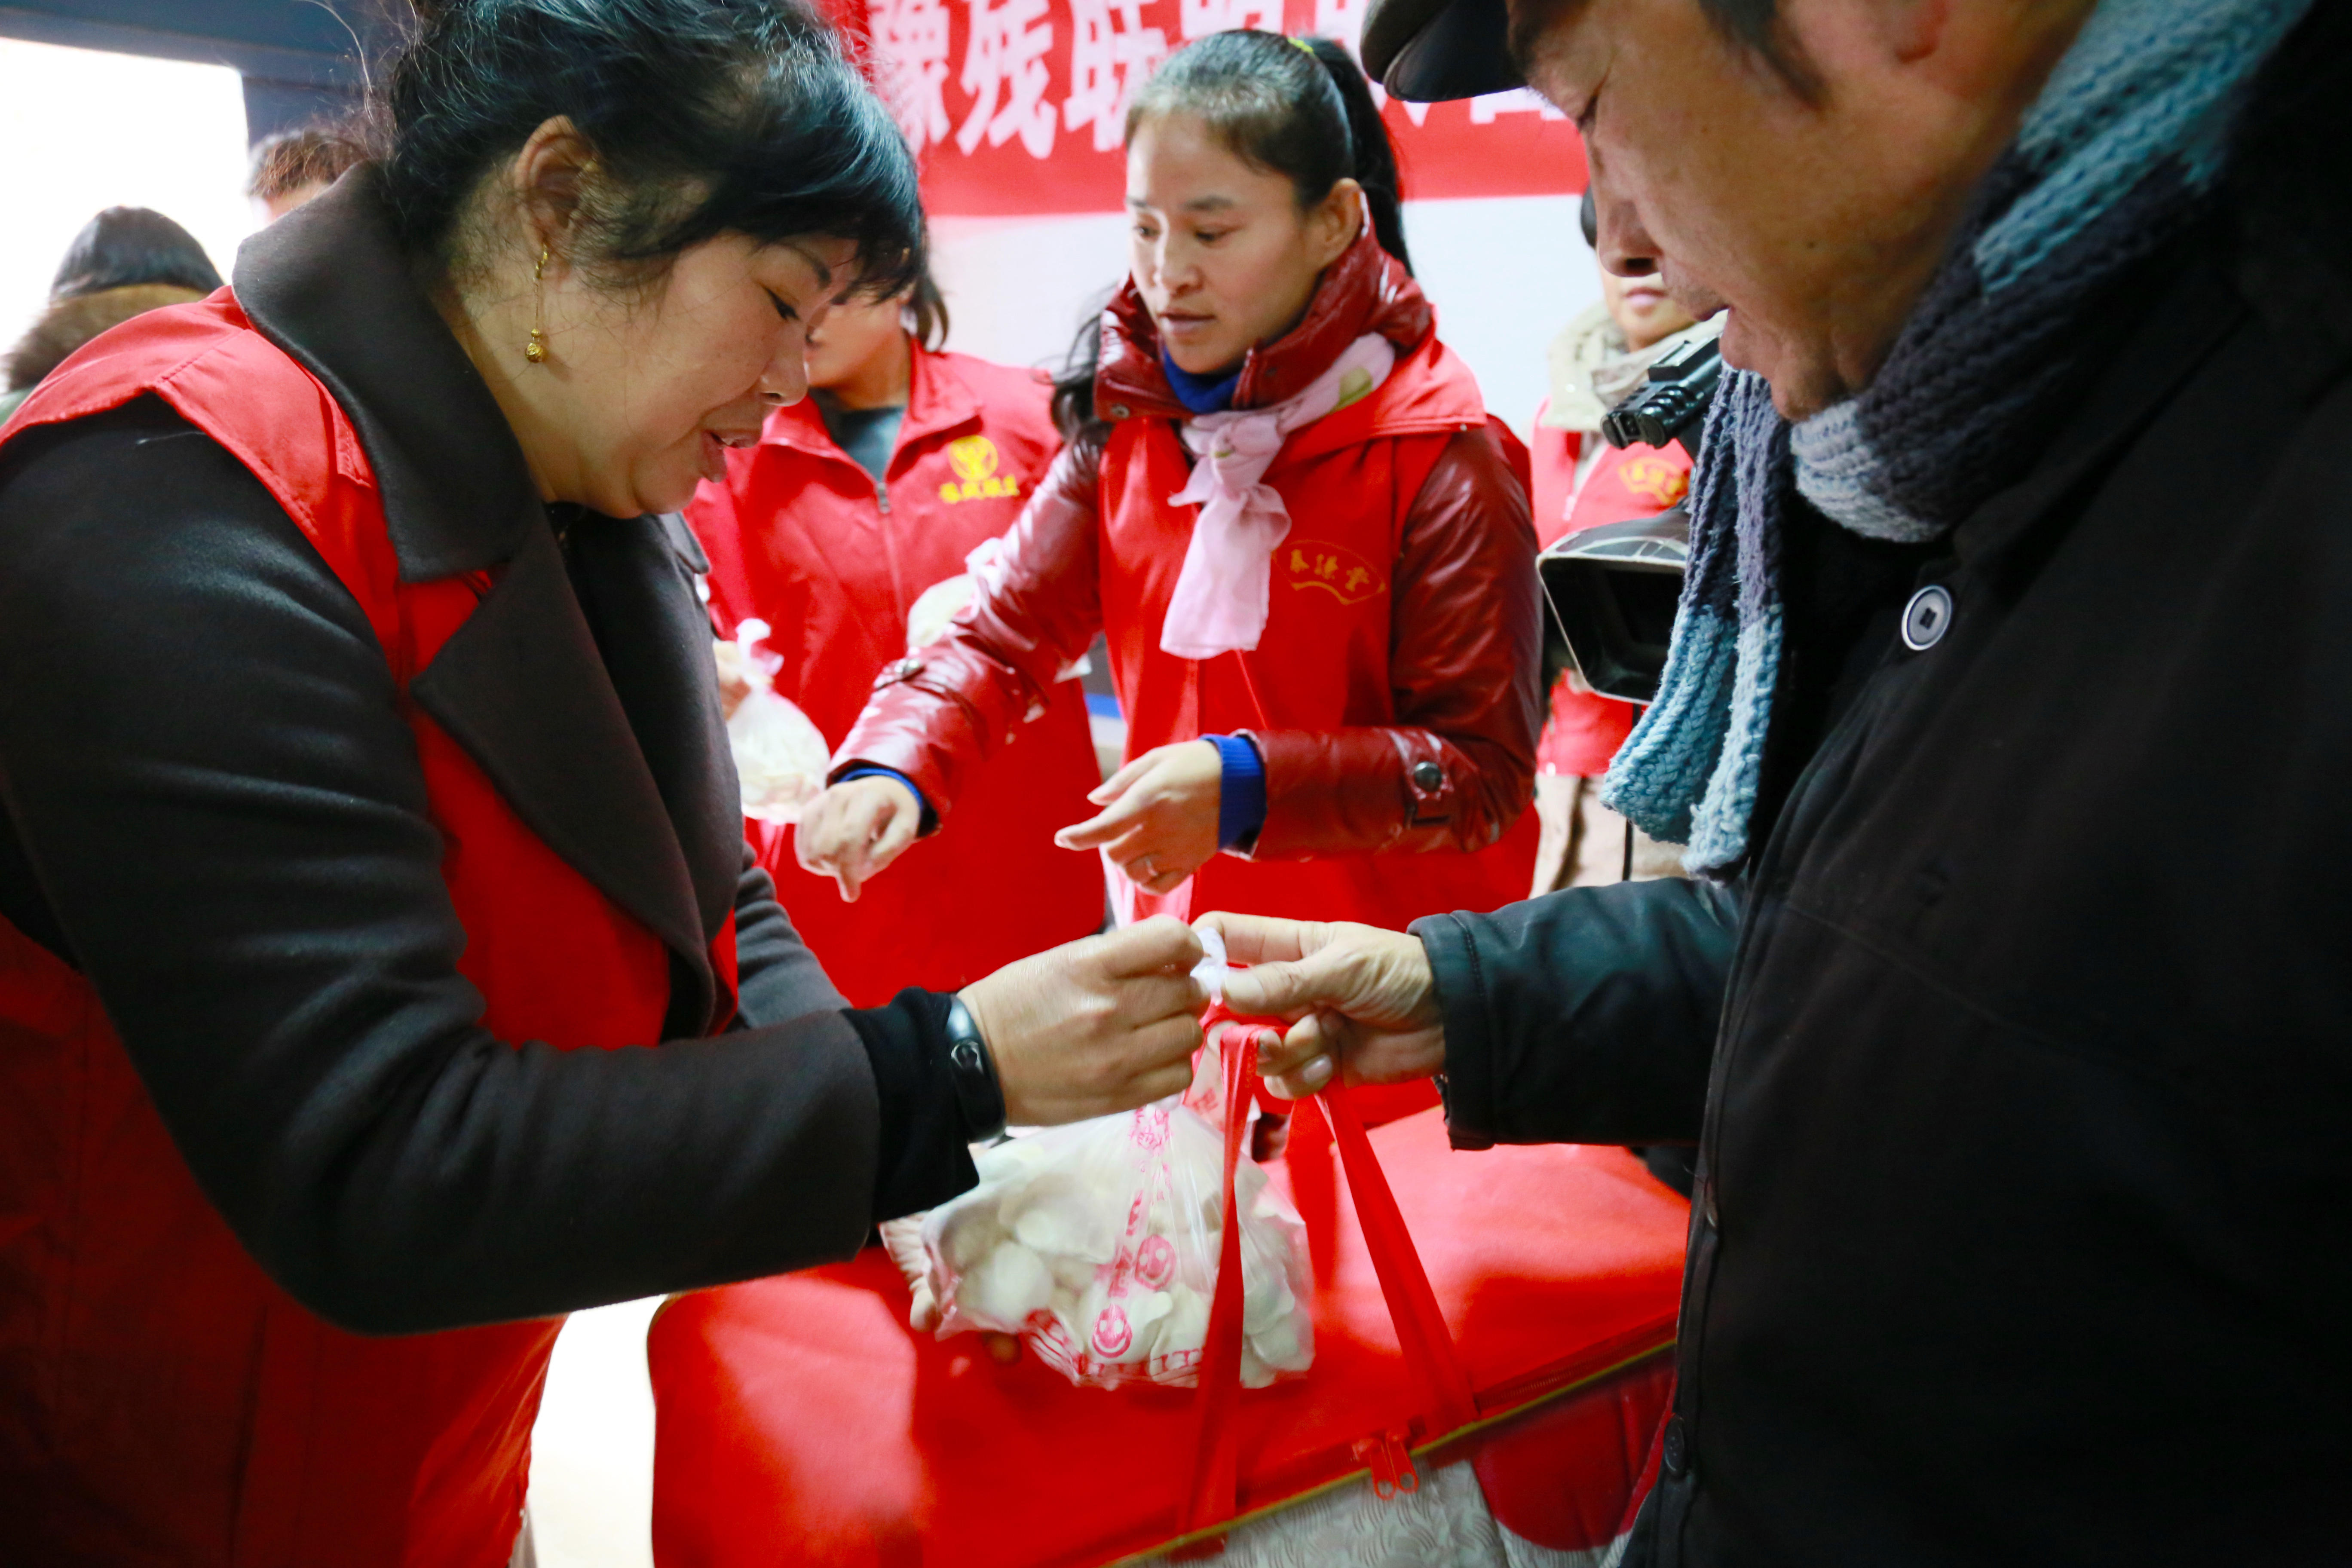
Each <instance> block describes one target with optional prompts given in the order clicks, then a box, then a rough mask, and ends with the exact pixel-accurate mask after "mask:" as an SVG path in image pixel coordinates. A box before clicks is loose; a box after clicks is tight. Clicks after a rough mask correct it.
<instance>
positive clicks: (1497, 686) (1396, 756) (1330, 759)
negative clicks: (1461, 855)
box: [1245, 429, 1543, 859]
mask: <svg viewBox="0 0 2352 1568" xmlns="http://www.w3.org/2000/svg"><path fill="white" fill-rule="evenodd" d="M1535 553H1536V548H1535V531H1534V529H1533V528H1532V527H1531V526H1530V525H1529V523H1528V497H1527V489H1526V487H1525V486H1524V485H1522V484H1521V483H1520V481H1519V479H1518V476H1517V474H1515V473H1514V472H1513V471H1512V467H1511V464H1510V461H1509V459H1508V458H1507V456H1506V455H1505V452H1504V449H1503V447H1502V444H1501V442H1500V441H1499V440H1498V439H1497V438H1496V436H1495V435H1494V433H1493V432H1492V431H1491V430H1487V429H1481V430H1465V431H1464V432H1462V433H1461V434H1460V435H1457V436H1455V437H1454V439H1453V440H1452V442H1451V443H1449V444H1448V445H1447V447H1446V449H1445V452H1444V455H1443V456H1442V457H1440V458H1438V460H1437V464H1436V466H1435V467H1434V468H1432V469H1431V470H1430V473H1429V478H1428V479H1427V480H1426V481H1424V482H1423V485H1422V487H1421V493H1420V495H1419V496H1417V497H1415V498H1414V500H1413V505H1412V511H1411V512H1410V513H1409V514H1408V516H1407V518H1406V520H1405V528H1404V539H1403V542H1402V547H1401V549H1400V552H1399V554H1398V559H1397V564H1396V572H1395V575H1394V577H1393V579H1392V582H1393V584H1394V587H1393V592H1394V594H1395V608H1394V610H1393V612H1392V619H1391V626H1392V630H1391V649H1390V655H1389V680H1390V685H1391V689H1392V691H1393V693H1394V703H1395V712H1396V722H1395V723H1394V724H1384V725H1378V726H1360V727H1351V728H1348V729H1342V730H1323V731H1314V730H1271V731H1245V732H1246V733H1247V734H1248V735H1249V738H1250V739H1251V741H1253V742H1255V743H1256V746H1257V749H1258V752H1259V754H1260V755H1261V756H1263V757H1264V758H1265V826H1264V827H1262V828H1261V829H1259V831H1258V836H1257V840H1256V842H1255V845H1253V846H1252V847H1251V850H1250V853H1251V854H1252V855H1253V856H1254V857H1255V858H1259V859H1287V858H1301V857H1306V856H1310V855H1328V854H1335V853H1347V852H1350V851H1360V850H1402V851H1417V850H1424V849H1460V850H1475V849H1483V848H1485V847H1486V846H1488V845H1489V844H1492V843H1494V842H1495V840H1496V839H1497V838H1499V837H1502V835H1503V831H1504V829H1506V828H1507V827H1508V826H1510V825H1511V824H1512V823H1513V822H1514V821H1516V820H1517V818H1518V816H1519V814H1520V813H1521V812H1523V811H1525V810H1526V809H1527V808H1528V801H1529V800H1531V799H1532V798H1533V797H1534V794H1535V764H1536V735H1537V733H1538V730H1539V729H1540V728H1541V725H1542V690H1541V677H1542V670H1541V665H1542V651H1543V636H1542V626H1541V622H1540V620H1539V619H1538V616H1539V615H1540V609H1539V606H1538V601H1537V594H1538V586H1537V583H1536V567H1535Z"/></svg>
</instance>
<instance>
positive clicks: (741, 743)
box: [727, 617, 832, 824]
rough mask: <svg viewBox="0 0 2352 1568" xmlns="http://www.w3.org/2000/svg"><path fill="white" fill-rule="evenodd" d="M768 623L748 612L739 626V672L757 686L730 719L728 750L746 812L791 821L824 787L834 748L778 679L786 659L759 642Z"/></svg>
mask: <svg viewBox="0 0 2352 1568" xmlns="http://www.w3.org/2000/svg"><path fill="white" fill-rule="evenodd" d="M768 631H769V626H768V623H767V622H765V621H762V620H759V619H757V618H752V617H747V618H746V619H745V620H744V621H743V622H742V623H741V624H740V626H737V627H736V628H735V649H736V657H735V659H734V661H733V662H734V664H735V667H736V673H737V674H739V675H740V676H741V677H742V679H743V681H744V683H745V684H746V685H747V686H749V687H750V688H751V689H750V690H749V691H747V692H745V693H744V695H743V700H742V701H740V702H739V703H737V704H736V706H735V712H734V714H733V715H732V716H731V717H730V718H729V720H728V721H727V743H728V749H729V750H730V751H732V752H734V753H735V780H736V784H737V786H738V787H739V789H740V792H741V795H742V800H743V815H744V816H748V817H750V818H751V819H752V820H753V821H754V822H774V823H782V824H791V823H794V822H797V821H799V820H800V815H801V807H803V806H804V805H807V804H808V803H809V802H811V801H813V800H814V799H815V798H816V797H817V795H818V794H819V793H820V792H821V791H823V790H824V775H825V771H826V768H827V766H828V765H829V763H831V760H832V748H831V747H829V746H827V745H826V744H825V743H824V731H821V730H819V729H818V728H817V727H816V725H815V723H814V722H813V721H811V720H810V718H809V716H808V715H807V714H805V713H803V712H802V711H801V710H800V705H799V704H798V703H796V702H794V701H793V700H792V699H791V698H789V697H784V696H782V695H780V694H778V693H777V691H776V690H775V689H774V687H773V685H772V681H773V680H774V678H775V673H776V671H777V669H778V668H781V667H782V664H783V660H782V659H781V658H777V657H776V656H775V655H774V654H772V653H770V652H768V651H766V650H765V649H763V648H761V647H757V645H758V644H759V643H760V642H761V640H762V639H764V638H765V637H767V635H768Z"/></svg>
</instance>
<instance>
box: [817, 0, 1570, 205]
mask: <svg viewBox="0 0 2352 1568" xmlns="http://www.w3.org/2000/svg"><path fill="white" fill-rule="evenodd" d="M836 5H837V7H838V10H839V11H840V12H845V13H847V15H846V16H845V21H847V23H848V25H849V26H850V28H851V30H852V31H854V32H859V33H863V34H864V35H866V38H867V40H868V41H869V43H870V47H871V50H872V56H871V58H872V61H873V68H874V74H875V77H876V79H877V84H878V85H879V86H880V88H881V89H882V91H883V95H884V97H885V98H886V99H887V100H888V101H889V102H890V105H891V108H892V111H893V112H894V113H896V114H897V116H898V123H899V125H900V126H901V127H902V128H903V129H904V130H905V131H906V132H907V139H908V141H909V142H912V143H913V144H914V147H915V151H916V153H917V154H918V155H919V156H920V157H921V159H922V160H923V171H924V174H923V184H924V192H925V195H926V198H927V200H928V202H929V206H930V210H931V211H932V212H934V213H947V214H958V215H966V216H994V215H1013V214H1033V213H1078V212H1115V211H1117V210H1118V206H1119V205H1120V201H1121V198H1122V196H1123V194H1124V191H1125V185H1126V170H1125V163H1124V159H1123V157H1122V155H1121V152H1120V132H1121V131H1122V129H1123V128H1124V122H1125V120H1126V115H1127V103H1128V100H1129V97H1130V96H1131V95H1132V94H1133V93H1134V91H1135V89H1137V88H1139V86H1141V85H1142V83H1143V80H1144V79H1145V78H1146V77H1148V76H1150V74H1151V68H1152V67H1153V66H1154V65H1156V64H1157V63H1158V62H1159V61H1160V59H1162V58H1165V57H1166V56H1167V55H1168V54H1169V53H1170V52H1171V51H1172V50H1174V49H1176V48H1178V47H1181V46H1182V45H1183V44H1184V43H1186V42H1188V41H1189V40H1191V39H1193V38H1197V37H1202V36H1204V35H1206V34H1209V33H1214V32H1222V31H1223V30H1225V29H1227V28H1231V27H1262V28H1265V29H1268V30H1274V29H1280V30H1282V31H1284V32H1287V33H1289V34H1291V35H1293V36H1294V37H1297V36H1302V35H1312V36H1317V37H1332V38H1339V39H1341V40H1343V41H1344V42H1346V43H1347V44H1348V46H1349V47H1350V48H1352V47H1355V42H1356V36H1357V33H1358V31H1359V30H1360V27H1361V26H1362V21H1363V9H1364V0H836ZM1373 90H1374V92H1375V93H1379V89H1377V88H1375V89H1373ZM1380 96H1381V99H1382V100H1383V104H1384V107H1383V110H1382V112H1383V113H1384V114H1385V115H1386V117H1387V120H1388V122H1389V128H1390V132H1391V134H1392V135H1393V136H1394V137H1395V138H1396V143H1397V156H1398V161H1399V163H1401V164H1402V167H1403V172H1404V186H1405V190H1404V194H1405V195H1406V197H1407V199H1409V200H1414V199H1423V198H1428V197H1444V196H1506V195H1514V196H1515V195H1559V194H1564V193H1573V192H1576V191H1580V190H1582V189H1583V188H1584V148H1583V145H1582V143H1581V142H1580V141H1579V139H1578V137H1577V134H1576V132H1575V129H1574V127H1572V126H1570V124H1569V122H1568V121H1567V120H1566V119H1565V118H1563V117H1562V116H1561V115H1560V113H1559V111H1558V110H1555V109H1552V108H1551V107H1550V106H1549V105H1548V104H1546V103H1544V102H1543V101H1542V100H1539V99H1538V98H1537V97H1536V96H1535V95H1534V94H1533V93H1530V92H1525V91H1519V92H1507V93H1495V94H1492V95H1490V96H1488V97H1486V98H1479V99H1472V100H1467V101H1465V102H1458V103H1434V104H1422V103H1405V102H1403V101H1402V100H1389V99H1387V97H1386V95H1385V94H1381V95H1380Z"/></svg>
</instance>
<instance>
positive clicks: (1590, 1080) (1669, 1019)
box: [1412, 879, 1739, 1149]
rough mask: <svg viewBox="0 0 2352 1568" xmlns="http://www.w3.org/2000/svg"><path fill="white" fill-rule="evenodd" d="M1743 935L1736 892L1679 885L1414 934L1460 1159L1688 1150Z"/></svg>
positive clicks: (1458, 919) (1576, 897)
mask: <svg viewBox="0 0 2352 1568" xmlns="http://www.w3.org/2000/svg"><path fill="white" fill-rule="evenodd" d="M1738 924H1739V905H1738V894H1737V893H1735V892H1734V891H1733V890H1731V889H1727V888H1725V887H1723V886H1721V885H1719V884H1717V883H1713V882H1701V881H1683V880H1680V879H1665V880H1661V881H1654V882H1619V883H1616V884H1613V885H1612V886H1609V887H1605V888H1570V889H1568V890H1566V891H1565V892H1559V893H1550V894H1547V895H1546V896H1544V897H1542V898H1540V899H1530V900H1527V901H1526V902H1524V903H1517V904H1512V905H1509V906H1508V907H1507V908H1504V909H1501V910H1496V911H1495V912H1494V913H1493V914H1491V915H1478V914H1444V915H1430V916H1426V917H1424V918H1423V919H1421V920H1418V921H1414V922H1413V923H1412V933H1413V934H1414V935H1415V936H1417V937H1419V938H1420V939H1421V943H1422V947H1423V950H1424V951H1425V952H1427V953H1428V954H1429V963H1430V970H1431V973H1432V974H1433V976H1434V977H1435V980H1436V985H1437V1001H1438V1008H1439V1011H1440V1013H1441V1015H1442V1016H1443V1018H1444V1025H1445V1077H1444V1085H1445V1124H1446V1129H1447V1131H1448V1132H1449V1133H1450V1134H1451V1135H1452V1137H1453V1141H1454V1146H1455V1147H1456V1148H1462V1149H1483V1148H1486V1147H1489V1146H1491V1145H1493V1144H1496V1143H1687V1142H1694V1141H1696V1139H1697V1137H1698V1131H1699V1122H1700V1120H1701V1117H1702V1115H1703V1113H1704V1111H1705V1110H1706V1080H1707V1068H1708V1066H1709V1064H1710V1061H1711V1060H1712V1058H1713V1053H1714V1047H1715V1034H1716V1024H1717V1016H1718V1015H1719V1014H1720V1013H1721V1011H1722V1007H1723V994H1724V986H1725V984H1726V982H1727V979H1728V977H1729V974H1730V969H1731V956H1732V949H1733V946H1734V944H1735V943H1736V942H1737V941H1738Z"/></svg>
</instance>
